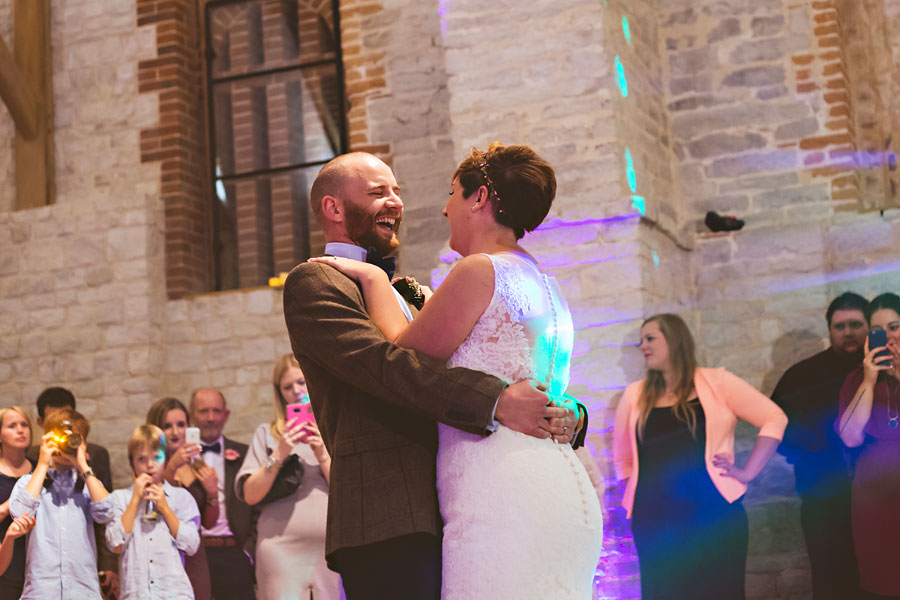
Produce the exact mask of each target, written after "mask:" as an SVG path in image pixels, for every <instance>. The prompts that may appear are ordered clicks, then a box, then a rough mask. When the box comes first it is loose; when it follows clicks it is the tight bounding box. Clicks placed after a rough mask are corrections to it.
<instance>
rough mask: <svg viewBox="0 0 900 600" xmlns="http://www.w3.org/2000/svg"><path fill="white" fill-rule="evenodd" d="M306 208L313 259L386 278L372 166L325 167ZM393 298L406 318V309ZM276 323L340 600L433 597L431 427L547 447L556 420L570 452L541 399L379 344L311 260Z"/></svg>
mask: <svg viewBox="0 0 900 600" xmlns="http://www.w3.org/2000/svg"><path fill="white" fill-rule="evenodd" d="M310 203H311V207H312V212H313V214H314V215H315V217H316V220H317V221H318V223H319V225H320V227H321V228H322V231H323V232H324V234H325V240H326V242H327V245H326V246H325V254H328V255H332V256H337V257H340V258H341V259H352V260H359V261H367V262H374V263H375V264H378V266H380V267H382V268H383V269H385V272H387V273H389V272H390V271H391V270H392V267H393V265H392V264H391V263H392V262H393V261H392V260H391V258H392V257H393V256H394V255H395V254H396V252H397V250H398V249H399V246H400V242H399V241H398V239H397V231H398V229H399V227H400V222H401V220H402V218H403V201H402V200H401V199H400V195H399V187H398V185H397V181H396V179H395V178H394V174H393V172H392V171H391V169H390V167H388V166H387V165H386V164H385V163H384V162H382V161H381V160H379V159H378V158H377V157H375V156H373V155H371V154H367V153H364V152H353V153H350V154H344V155H341V156H339V157H337V158H335V159H334V160H332V161H331V162H329V163H328V164H326V165H325V166H324V167H322V170H321V171H320V172H319V174H318V176H317V177H316V180H315V182H314V183H313V186H312V190H311V192H310ZM370 249H371V250H370ZM385 257H387V258H388V260H387V261H385V260H383V259H384V258H385ZM390 276H391V274H390V273H389V274H388V277H390ZM395 295H396V298H397V301H398V303H399V304H400V307H401V309H402V310H403V311H404V313H405V314H406V316H407V319H410V320H412V318H413V316H414V315H413V311H414V309H411V308H410V307H409V306H407V304H406V303H405V301H404V300H403V298H402V297H401V296H400V295H399V293H397V292H396V291H395ZM284 315H285V320H286V322H287V328H288V332H289V334H290V338H291V346H292V348H293V352H294V356H295V357H296V359H297V361H298V362H299V363H300V367H301V368H302V370H303V373H304V374H305V375H306V379H307V385H308V386H309V392H310V401H311V403H312V406H313V412H314V413H315V416H316V421H317V423H318V425H319V429H320V431H321V433H322V439H323V441H324V442H325V446H326V448H327V449H328V452H329V453H330V454H331V456H332V466H331V481H330V486H329V496H328V523H327V529H326V542H325V545H326V548H325V552H326V558H327V560H328V565H329V567H331V568H332V569H333V570H335V571H337V572H339V573H340V574H341V578H342V581H343V585H344V590H345V592H346V595H347V599H348V600H359V599H362V598H372V599H380V598H416V599H420V600H427V599H433V600H437V599H438V598H439V597H440V588H441V527H442V523H441V517H440V513H439V510H438V502H437V490H436V483H435V481H436V476H435V454H436V452H437V427H436V424H435V422H436V421H440V422H442V423H445V424H448V425H451V426H453V427H457V428H459V429H464V430H467V431H472V432H477V433H481V434H484V435H487V434H489V433H490V432H491V431H493V430H494V429H495V428H496V426H497V423H498V421H499V422H502V423H503V424H504V425H506V426H508V427H510V428H512V429H515V430H517V431H521V432H523V433H527V434H530V435H535V436H536V437H545V436H544V435H542V431H541V430H540V427H541V425H542V424H543V425H546V421H544V419H545V417H557V418H555V419H554V421H556V420H557V419H560V422H561V424H560V425H559V427H560V433H562V432H563V431H566V432H567V434H565V435H560V436H557V440H558V441H562V442H568V441H570V440H571V436H572V434H573V432H574V430H575V425H576V418H575V417H574V416H572V417H571V418H569V417H568V416H566V417H562V415H563V414H564V411H563V409H561V408H552V407H547V403H548V398H547V396H546V395H545V394H543V393H542V392H540V391H538V390H537V389H535V388H534V387H532V386H531V385H530V384H529V383H528V382H509V383H510V385H506V383H505V382H503V381H500V380H499V379H497V378H495V377H492V376H490V375H487V374H485V373H481V372H478V371H472V370H469V369H463V368H456V369H447V368H446V367H445V365H444V363H443V361H438V360H435V359H433V358H431V357H429V356H426V355H424V354H418V353H417V352H415V351H412V350H407V349H403V348H400V347H398V346H395V345H393V344H391V343H389V342H388V341H387V340H385V338H384V336H383V335H382V334H381V332H380V331H379V330H378V328H377V327H376V326H375V324H374V323H373V322H372V321H371V320H370V319H369V316H368V313H367V312H366V307H365V302H364V300H363V295H362V292H361V291H360V289H359V287H358V286H357V284H356V283H355V282H354V281H353V280H351V279H350V278H348V277H346V276H345V275H343V274H342V273H341V272H340V271H337V270H336V269H334V268H332V267H330V266H327V265H325V264H323V263H304V264H301V265H298V266H297V267H295V268H294V270H293V271H291V274H290V275H289V276H288V278H287V280H286V281H285V286H284ZM568 414H571V413H568ZM562 420H564V421H565V425H566V427H565V429H563V425H562Z"/></svg>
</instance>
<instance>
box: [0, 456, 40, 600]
mask: <svg viewBox="0 0 900 600" xmlns="http://www.w3.org/2000/svg"><path fill="white" fill-rule="evenodd" d="M29 463H30V464H31V461H29ZM31 468H32V469H34V464H31ZM18 480H19V478H18V477H11V476H9V475H4V474H3V473H0V504H2V503H3V502H6V501H7V500H9V497H10V495H11V494H12V491H13V487H15V485H16V482H17V481H18ZM10 525H12V517H6V518H5V519H3V521H2V522H0V540H2V539H3V536H5V535H6V530H7V529H9V526H10ZM25 537H26V536H24V535H23V536H22V537H19V538H16V541H15V543H14V545H13V556H12V560H11V561H10V563H9V567H7V569H6V571H5V572H4V573H3V575H0V598H18V597H19V596H21V595H22V588H23V587H24V586H25Z"/></svg>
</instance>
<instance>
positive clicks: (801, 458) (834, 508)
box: [772, 292, 869, 600]
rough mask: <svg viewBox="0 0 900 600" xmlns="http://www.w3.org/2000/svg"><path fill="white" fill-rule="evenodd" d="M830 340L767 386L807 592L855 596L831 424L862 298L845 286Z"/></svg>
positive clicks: (845, 494) (846, 493)
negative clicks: (779, 417)
mask: <svg viewBox="0 0 900 600" xmlns="http://www.w3.org/2000/svg"><path fill="white" fill-rule="evenodd" d="M825 318H826V320H827V322H828V333H829V338H830V340H831V345H830V346H829V347H828V348H827V349H825V350H823V351H822V352H819V353H818V354H816V355H814V356H811V357H809V358H807V359H805V360H802V361H800V362H799V363H797V364H795V365H794V366H792V367H791V368H789V369H788V370H787V372H785V374H784V375H783V376H782V377H781V380H780V381H779V382H778V385H776V386H775V391H774V392H772V400H774V401H775V402H776V403H777V404H778V405H779V406H781V408H782V409H783V410H784V412H785V413H786V414H787V416H788V426H787V430H786V431H785V433H784V439H783V440H782V443H781V445H780V446H779V448H778V452H779V453H780V454H783V455H784V456H785V457H786V458H787V460H788V462H790V463H792V464H793V465H794V478H795V480H796V489H797V493H798V494H799V496H800V524H801V526H802V527H803V536H804V538H805V540H806V549H807V552H808V554H809V562H810V566H811V568H812V588H813V598H814V599H815V600H823V599H830V598H834V599H835V600H838V599H841V600H844V599H846V598H856V597H857V594H858V591H859V588H858V585H859V584H858V573H857V568H856V558H855V556H854V553H853V537H852V534H851V529H850V475H849V472H848V466H847V461H846V460H845V457H844V446H843V444H842V443H841V440H840V438H839V437H838V436H837V434H836V433H835V430H834V421H835V419H836V418H837V411H838V399H839V395H840V391H841V386H842V385H843V384H844V380H845V379H846V378H847V375H848V374H849V373H850V372H851V371H852V370H854V369H855V368H857V367H858V366H859V365H860V364H861V363H862V358H863V347H864V344H865V340H866V333H867V331H868V323H869V302H868V301H867V300H866V299H865V298H863V297H862V296H860V295H858V294H854V293H853V292H845V293H843V294H841V295H840V296H838V297H837V298H835V299H834V300H833V301H832V302H831V304H830V305H829V306H828V311H827V312H826V315H825Z"/></svg>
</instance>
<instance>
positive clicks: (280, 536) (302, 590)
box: [235, 354, 341, 600]
mask: <svg viewBox="0 0 900 600" xmlns="http://www.w3.org/2000/svg"><path fill="white" fill-rule="evenodd" d="M272 385H273V387H274V389H273V392H274V393H273V396H274V403H273V409H274V410H273V417H274V418H273V419H272V421H271V423H263V424H261V425H260V426H259V427H258V428H257V429H256V433H255V434H254V436H253V441H252V442H251V443H250V448H249V449H248V451H247V456H246V458H245V459H244V464H243V466H241V470H240V471H239V472H238V475H237V478H236V479H235V492H236V493H237V495H238V497H240V498H241V499H243V500H244V501H245V502H247V504H250V505H255V504H261V512H260V515H259V522H258V523H257V527H256V531H257V538H256V581H257V582H258V584H259V599H260V600H284V599H289V600H309V599H310V598H315V599H316V600H337V599H338V598H340V597H341V596H340V581H339V579H338V576H337V574H336V573H334V572H333V571H330V570H329V569H328V567H327V565H326V564H325V518H326V514H327V510H328V478H329V475H330V472H331V457H330V456H329V455H328V452H327V451H326V450H325V445H324V444H323V442H322V437H321V436H320V435H319V429H318V427H317V426H316V424H315V423H314V422H307V423H296V422H287V421H286V418H287V414H286V407H287V405H288V404H297V403H301V404H304V403H307V402H309V394H308V393H307V389H306V378H305V377H304V376H303V372H302V371H301V370H300V365H299V364H297V361H296V360H295V359H294V357H293V356H292V355H290V354H285V355H284V356H282V357H281V358H280V359H279V360H278V362H277V363H276V364H275V370H274V372H273V374H272ZM292 455H296V456H297V459H299V462H300V465H301V466H302V477H301V480H300V481H301V483H300V486H299V487H298V488H297V489H296V490H294V492H293V493H292V494H289V495H287V496H285V497H283V498H280V499H277V500H273V501H269V502H266V501H265V497H266V494H268V493H269V490H270V489H271V488H272V485H273V484H274V483H275V479H276V478H277V476H278V473H279V470H280V469H281V466H282V464H283V463H284V462H285V461H286V460H288V459H289V457H291V456H292ZM292 460H293V459H292Z"/></svg>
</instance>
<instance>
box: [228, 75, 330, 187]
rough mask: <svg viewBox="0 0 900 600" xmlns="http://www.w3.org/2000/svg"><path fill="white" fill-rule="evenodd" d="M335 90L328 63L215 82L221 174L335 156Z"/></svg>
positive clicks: (283, 165) (244, 171)
mask: <svg viewBox="0 0 900 600" xmlns="http://www.w3.org/2000/svg"><path fill="white" fill-rule="evenodd" d="M339 92H340V90H339V89H338V84H337V73H336V70H335V68H334V66H332V65H326V66H321V67H313V68H309V69H303V70H295V71H288V72H283V73H274V74H270V75H260V76H257V77H250V78H247V79H240V80H237V81H229V82H223V83H217V84H215V85H214V86H213V89H212V96H213V108H214V116H213V119H214V121H213V123H214V127H215V130H214V136H215V140H216V148H215V151H216V164H217V166H218V168H219V169H220V170H221V173H222V175H233V174H241V173H248V172H250V171H257V170H263V169H269V168H277V167H285V166H290V165H296V164H302V163H310V162H316V161H324V160H328V159H331V158H334V157H335V156H337V155H338V154H340V152H341V150H340V143H341V142H340V140H341V133H340V110H341V105H340V103H339V102H340V93H339Z"/></svg>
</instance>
